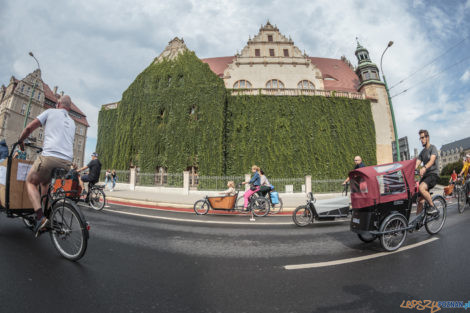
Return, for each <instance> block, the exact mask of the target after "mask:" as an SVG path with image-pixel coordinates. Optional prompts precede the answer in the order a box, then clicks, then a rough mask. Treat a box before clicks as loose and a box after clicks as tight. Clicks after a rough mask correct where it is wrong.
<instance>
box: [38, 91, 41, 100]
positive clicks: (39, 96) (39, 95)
mask: <svg viewBox="0 0 470 313" xmlns="http://www.w3.org/2000/svg"><path fill="white" fill-rule="evenodd" d="M40 98H41V92H38V100H40Z"/></svg>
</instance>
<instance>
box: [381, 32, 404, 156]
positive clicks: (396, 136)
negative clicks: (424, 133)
mask: <svg viewBox="0 0 470 313" xmlns="http://www.w3.org/2000/svg"><path fill="white" fill-rule="evenodd" d="M392 45H393V41H389V42H388V45H387V48H385V50H384V52H383V53H382V56H381V57H380V71H381V72H382V78H383V80H384V84H385V90H386V91H387V96H388V104H389V105H390V112H391V113H392V121H393V133H394V134H395V147H396V150H397V161H401V157H400V145H399V144H398V133H397V125H396V123H395V114H394V113H393V105H392V98H391V97H390V91H389V90H388V86H387V80H386V79H385V74H384V71H383V69H382V59H383V57H384V54H385V51H387V49H388V48H390V47H391V46H392Z"/></svg>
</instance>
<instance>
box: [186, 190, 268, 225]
mask: <svg viewBox="0 0 470 313" xmlns="http://www.w3.org/2000/svg"><path fill="white" fill-rule="evenodd" d="M240 186H241V184H238V185H237V191H236V192H235V195H233V196H206V197H205V198H204V199H201V200H198V201H196V202H195V203H194V206H193V209H194V212H195V213H196V214H197V215H205V214H207V212H209V210H222V211H228V212H244V211H243V205H241V206H240V205H237V198H238V194H239V188H240ZM269 208H270V205H269V202H268V200H267V199H266V198H265V197H259V196H258V195H256V193H254V194H253V195H252V196H251V197H250V199H249V201H248V208H247V209H248V212H253V215H254V216H256V217H262V216H266V215H268V213H269Z"/></svg>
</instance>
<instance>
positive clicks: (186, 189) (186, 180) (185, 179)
mask: <svg viewBox="0 0 470 313" xmlns="http://www.w3.org/2000/svg"><path fill="white" fill-rule="evenodd" d="M183 194H185V195H189V171H184V172H183Z"/></svg>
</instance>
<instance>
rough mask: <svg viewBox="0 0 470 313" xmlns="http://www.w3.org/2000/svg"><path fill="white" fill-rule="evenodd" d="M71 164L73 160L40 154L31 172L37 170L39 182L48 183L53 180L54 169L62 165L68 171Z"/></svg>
mask: <svg viewBox="0 0 470 313" xmlns="http://www.w3.org/2000/svg"><path fill="white" fill-rule="evenodd" d="M71 164H72V162H70V161H67V160H64V159H61V158H56V157H53V156H43V155H40V156H39V157H38V158H37V159H36V161H34V163H33V166H32V167H31V171H30V172H31V173H34V172H36V173H37V174H38V176H39V182H40V183H41V184H47V183H50V181H51V177H52V170H53V169H55V168H57V167H60V168H63V169H65V170H66V171H68V170H69V169H70V165H71Z"/></svg>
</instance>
